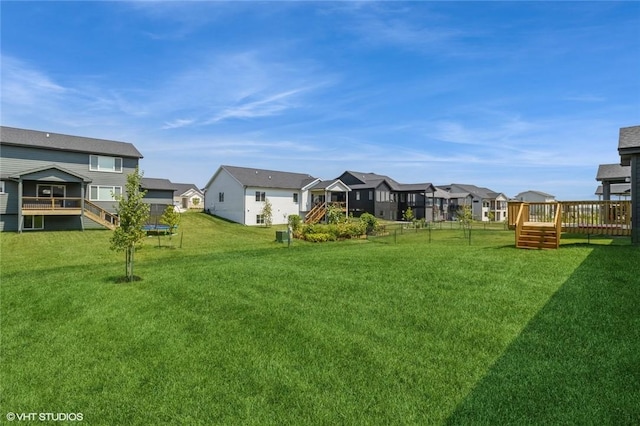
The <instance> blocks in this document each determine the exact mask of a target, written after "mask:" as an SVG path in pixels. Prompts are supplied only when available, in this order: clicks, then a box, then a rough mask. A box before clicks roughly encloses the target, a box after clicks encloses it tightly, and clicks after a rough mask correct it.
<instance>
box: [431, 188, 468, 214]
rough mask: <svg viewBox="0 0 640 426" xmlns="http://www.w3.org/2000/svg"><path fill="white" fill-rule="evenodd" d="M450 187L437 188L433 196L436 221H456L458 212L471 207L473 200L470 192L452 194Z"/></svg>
mask: <svg viewBox="0 0 640 426" xmlns="http://www.w3.org/2000/svg"><path fill="white" fill-rule="evenodd" d="M450 189H451V188H450V187H448V186H443V187H440V186H436V191H435V192H434V194H433V200H434V201H433V205H434V207H433V209H434V212H435V215H434V216H435V218H434V220H435V221H451V220H456V219H457V216H458V210H460V208H462V207H464V206H471V203H472V202H473V199H472V197H471V195H470V194H469V193H468V192H450V191H449V190H450Z"/></svg>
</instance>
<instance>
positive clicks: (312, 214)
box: [304, 202, 327, 224]
mask: <svg viewBox="0 0 640 426" xmlns="http://www.w3.org/2000/svg"><path fill="white" fill-rule="evenodd" d="M325 214H327V203H326V202H325V203H322V204H316V205H315V206H313V208H312V209H311V211H309V213H307V215H306V216H305V218H304V223H306V224H314V223H318V222H319V221H320V220H321V219H322V218H323V217H324V215H325Z"/></svg>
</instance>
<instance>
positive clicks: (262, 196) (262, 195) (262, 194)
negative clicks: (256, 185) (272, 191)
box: [256, 191, 267, 201]
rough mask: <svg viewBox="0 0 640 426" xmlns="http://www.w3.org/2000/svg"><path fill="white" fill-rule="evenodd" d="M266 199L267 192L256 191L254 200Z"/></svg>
mask: <svg viewBox="0 0 640 426" xmlns="http://www.w3.org/2000/svg"><path fill="white" fill-rule="evenodd" d="M266 199H267V194H266V193H265V192H260V191H256V201H264V200H266Z"/></svg>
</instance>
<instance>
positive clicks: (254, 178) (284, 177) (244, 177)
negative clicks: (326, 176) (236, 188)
mask: <svg viewBox="0 0 640 426" xmlns="http://www.w3.org/2000/svg"><path fill="white" fill-rule="evenodd" d="M220 170H226V171H227V172H228V173H229V174H230V175H231V176H233V177H234V178H235V179H236V180H237V181H238V182H240V184H241V185H243V186H252V187H256V188H280V189H301V188H303V187H304V186H305V185H308V184H309V183H311V182H313V181H314V180H316V178H314V177H313V176H311V175H308V174H306V173H291V172H281V171H277V170H265V169H254V168H249V167H236V166H220ZM217 174H218V173H216V175H217ZM214 177H215V175H214ZM207 186H209V185H208V184H207Z"/></svg>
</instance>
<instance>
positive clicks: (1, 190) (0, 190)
mask: <svg viewBox="0 0 640 426" xmlns="http://www.w3.org/2000/svg"><path fill="white" fill-rule="evenodd" d="M0 194H6V192H4V181H3V180H0Z"/></svg>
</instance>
